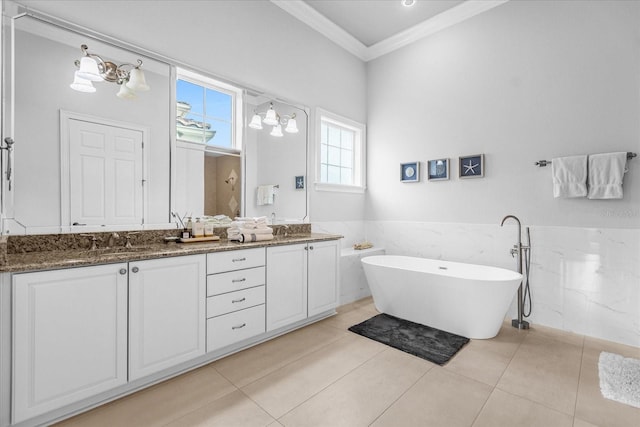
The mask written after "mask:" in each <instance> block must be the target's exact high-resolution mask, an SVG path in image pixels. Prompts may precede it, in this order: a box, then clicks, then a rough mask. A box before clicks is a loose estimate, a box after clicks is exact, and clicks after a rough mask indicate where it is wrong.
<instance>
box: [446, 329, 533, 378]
mask: <svg viewBox="0 0 640 427" xmlns="http://www.w3.org/2000/svg"><path fill="white" fill-rule="evenodd" d="M525 335H526V333H522V331H519V330H518V329H515V328H512V327H511V325H509V326H503V327H502V329H501V330H500V333H499V334H498V336H496V337H495V338H492V339H489V340H471V342H469V344H467V345H466V346H464V347H463V349H462V350H461V351H460V352H459V353H457V354H456V356H455V357H454V358H453V359H451V361H450V362H449V363H447V365H446V366H445V368H446V369H449V370H451V371H453V372H456V373H458V374H460V375H464V376H466V377H469V378H472V379H475V380H478V381H481V382H483V383H485V384H488V385H491V386H495V385H496V384H497V383H498V380H499V379H500V377H501V376H502V374H503V373H504V371H505V370H506V369H507V366H508V365H509V362H510V361H511V359H512V357H513V355H514V354H515V352H516V350H517V349H518V347H519V346H520V343H521V342H522V340H523V339H524V337H525Z"/></svg>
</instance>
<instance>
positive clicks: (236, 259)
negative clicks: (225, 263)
mask: <svg viewBox="0 0 640 427" xmlns="http://www.w3.org/2000/svg"><path fill="white" fill-rule="evenodd" d="M246 260H247V259H246V258H234V259H232V260H231V262H240V261H246Z"/></svg>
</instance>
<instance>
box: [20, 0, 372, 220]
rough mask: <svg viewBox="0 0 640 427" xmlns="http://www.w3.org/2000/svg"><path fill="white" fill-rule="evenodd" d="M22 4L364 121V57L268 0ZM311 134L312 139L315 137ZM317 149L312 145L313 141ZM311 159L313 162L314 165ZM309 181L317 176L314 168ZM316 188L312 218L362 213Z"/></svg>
mask: <svg viewBox="0 0 640 427" xmlns="http://www.w3.org/2000/svg"><path fill="white" fill-rule="evenodd" d="M19 3H21V4H24V5H27V6H29V7H31V8H33V9H34V10H39V11H42V12H46V13H50V14H52V15H54V16H57V17H60V18H63V19H67V20H69V21H71V22H73V23H77V24H81V25H84V26H86V27H88V28H91V29H93V30H95V31H99V32H102V33H104V34H107V35H110V36H113V37H116V38H119V39H121V40H124V41H127V42H130V43H133V44H136V45H138V46H140V47H143V48H146V49H149V50H152V51H154V52H158V53H161V54H164V55H167V56H169V57H172V58H174V59H177V60H179V61H183V62H185V63H187V64H191V65H193V66H194V67H197V68H200V69H202V70H206V71H208V72H210V73H213V74H215V75H217V76H218V77H220V78H223V79H228V80H231V81H235V82H238V83H240V84H242V85H246V86H250V87H254V88H257V89H260V90H264V91H266V92H268V93H272V94H275V95H278V96H280V97H282V98H285V99H289V100H292V101H295V102H298V103H301V104H304V105H307V106H309V107H311V109H312V111H311V112H312V118H311V120H310V127H311V129H310V131H311V134H312V135H313V114H314V112H315V107H321V108H324V109H327V110H329V111H332V112H335V113H337V114H341V115H343V116H346V117H349V118H351V119H353V120H356V121H360V122H366V104H365V103H366V93H365V92H366V69H365V65H364V63H363V62H362V61H360V60H359V59H357V58H355V57H353V56H352V55H350V54H349V53H347V52H346V51H345V50H343V49H342V48H340V47H338V46H337V45H335V44H333V43H332V42H330V41H329V40H327V39H326V38H325V37H323V36H321V35H320V34H318V33H317V32H315V31H314V30H312V29H311V28H309V27H308V26H306V25H305V24H303V23H301V22H300V21H298V20H297V19H296V18H294V17H292V16H291V15H289V14H288V13H286V12H284V11H283V10H282V9H280V8H279V7H277V6H275V5H273V4H272V3H271V2H268V1H253V0H243V1H191V0H183V1H176V0H166V1H156V2H149V1H142V0H131V1H101V0H88V1H82V2H79V1H73V0H71V1H70V0H65V1H58V0H44V1H43V0H37V1H28V0H23V1H19ZM312 141H313V139H312ZM310 149H311V151H314V149H313V145H311V147H310ZM310 166H312V165H310ZM309 170H310V174H309V176H308V183H311V182H312V181H313V179H314V175H313V173H312V172H313V170H314V169H313V168H312V167H310V168H309ZM310 188H311V191H312V193H311V201H310V204H311V215H310V218H311V220H312V221H316V220H317V221H321V220H325V219H335V218H345V217H348V218H350V219H355V218H357V219H359V220H361V219H362V216H363V211H364V196H362V195H351V197H345V196H343V195H340V196H339V197H340V204H335V203H332V202H331V200H332V194H333V193H332V194H327V193H323V194H319V193H316V192H315V191H313V189H312V186H310Z"/></svg>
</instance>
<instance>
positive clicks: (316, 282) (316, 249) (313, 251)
mask: <svg viewBox="0 0 640 427" xmlns="http://www.w3.org/2000/svg"><path fill="white" fill-rule="evenodd" d="M307 246H308V251H307V252H308V253H307V255H308V258H307V259H308V268H307V277H308V284H307V286H308V292H309V295H308V315H309V317H312V316H315V315H316V314H320V313H324V312H325V311H328V310H333V309H334V308H336V306H337V305H338V278H339V261H340V247H339V246H338V242H337V241H335V240H332V241H327V242H314V243H309V244H308V245H307Z"/></svg>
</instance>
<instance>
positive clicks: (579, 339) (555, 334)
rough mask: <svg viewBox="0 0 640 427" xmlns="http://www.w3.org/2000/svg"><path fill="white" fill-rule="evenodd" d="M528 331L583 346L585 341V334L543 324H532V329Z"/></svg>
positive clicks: (535, 334)
mask: <svg viewBox="0 0 640 427" xmlns="http://www.w3.org/2000/svg"><path fill="white" fill-rule="evenodd" d="M528 333H529V334H531V335H533V336H540V337H544V338H551V339H554V340H557V341H561V342H564V343H568V344H574V345H579V346H582V344H583V342H584V335H579V334H574V333H573V332H567V331H563V330H560V329H555V328H550V327H548V326H542V325H535V324H534V325H531V329H529V330H528Z"/></svg>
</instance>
